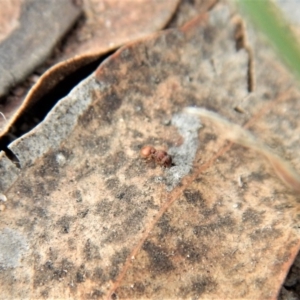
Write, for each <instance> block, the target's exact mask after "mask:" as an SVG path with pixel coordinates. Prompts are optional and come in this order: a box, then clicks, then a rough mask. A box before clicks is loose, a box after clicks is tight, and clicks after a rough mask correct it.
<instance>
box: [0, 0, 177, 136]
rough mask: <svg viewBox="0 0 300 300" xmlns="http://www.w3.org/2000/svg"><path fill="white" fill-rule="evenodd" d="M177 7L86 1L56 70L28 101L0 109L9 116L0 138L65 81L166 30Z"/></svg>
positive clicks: (157, 0) (145, 1)
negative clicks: (130, 44) (126, 45)
mask: <svg viewBox="0 0 300 300" xmlns="http://www.w3.org/2000/svg"><path fill="white" fill-rule="evenodd" d="M178 3H179V0H167V1H161V0H151V1H149V0H135V1H119V0H84V1H83V7H82V9H83V11H84V15H85V19H84V22H82V24H81V25H80V26H79V25H78V28H76V29H75V31H74V32H73V34H71V35H70V37H68V39H66V41H65V42H64V45H63V49H61V51H60V53H58V54H57V55H56V58H53V59H52V61H50V62H49V63H51V64H52V65H53V66H52V67H51V68H49V69H48V70H47V71H46V72H45V73H44V74H43V75H42V76H41V77H40V78H39V79H38V81H37V82H36V83H35V84H34V85H33V87H32V88H31V89H30V91H29V92H28V94H27V95H26V97H25V99H24V97H15V98H16V99H17V100H16V101H13V103H12V104H11V105H9V106H7V105H5V106H3V107H1V106H0V111H2V113H3V114H4V115H5V116H6V120H4V119H3V118H1V117H0V132H1V135H4V134H6V133H7V132H8V130H9V129H10V128H11V127H12V126H13V124H14V122H16V119H17V118H20V114H22V113H24V111H25V112H26V110H27V109H28V108H29V107H30V106H31V105H33V104H34V103H36V102H37V101H39V100H41V98H42V96H44V95H45V94H46V93H48V92H49V91H50V90H51V89H53V88H54V87H55V86H56V85H57V84H58V83H59V82H61V81H62V80H63V79H64V78H65V77H67V76H69V75H70V74H72V73H74V72H75V71H76V70H78V69H79V68H82V67H83V66H85V65H87V64H89V63H91V62H93V61H95V60H97V59H99V58H100V57H101V56H104V55H105V54H107V53H109V52H111V51H112V50H114V49H116V48H118V47H120V46H121V45H123V44H124V43H126V42H129V41H132V40H136V39H139V38H141V37H143V36H146V35H148V34H150V33H152V32H155V31H157V30H160V29H162V28H164V27H165V26H166V24H167V23H168V22H169V21H170V19H171V17H172V16H173V14H174V12H175V10H176V7H177V6H178ZM24 92H25V91H24ZM0 94H1V93H0ZM23 100H24V101H23ZM20 101H23V102H20ZM11 102H12V101H11ZM16 102H17V103H16ZM21 103H22V105H21V106H20V104H21Z"/></svg>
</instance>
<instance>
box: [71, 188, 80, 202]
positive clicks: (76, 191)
mask: <svg viewBox="0 0 300 300" xmlns="http://www.w3.org/2000/svg"><path fill="white" fill-rule="evenodd" d="M72 196H73V197H74V198H75V199H76V202H82V196H81V191H80V190H75V191H73V192H72Z"/></svg>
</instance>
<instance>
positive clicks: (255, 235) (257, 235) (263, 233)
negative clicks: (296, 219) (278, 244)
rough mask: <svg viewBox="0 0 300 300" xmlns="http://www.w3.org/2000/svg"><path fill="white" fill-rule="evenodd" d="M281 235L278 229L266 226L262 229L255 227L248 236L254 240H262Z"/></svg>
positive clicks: (265, 240)
mask: <svg viewBox="0 0 300 300" xmlns="http://www.w3.org/2000/svg"><path fill="white" fill-rule="evenodd" d="M281 235H282V232H281V231H280V230H279V229H276V228H272V227H266V228H262V229H256V230H255V231H254V232H252V233H251V234H250V238H251V239H252V240H254V241H264V242H267V241H268V240H271V239H272V240H274V239H277V238H279V237H280V236H281Z"/></svg>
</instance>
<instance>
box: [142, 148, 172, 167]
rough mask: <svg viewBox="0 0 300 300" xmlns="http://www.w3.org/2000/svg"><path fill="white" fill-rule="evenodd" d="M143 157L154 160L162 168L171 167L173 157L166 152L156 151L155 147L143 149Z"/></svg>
mask: <svg viewBox="0 0 300 300" xmlns="http://www.w3.org/2000/svg"><path fill="white" fill-rule="evenodd" d="M140 154H141V157H142V158H144V159H147V160H154V161H155V163H157V164H158V165H160V166H164V167H166V168H167V167H171V166H172V165H173V164H172V157H171V156H170V155H169V154H168V153H167V152H166V151H164V150H156V149H155V148H154V147H153V146H149V145H147V146H144V147H143V148H142V149H141V152H140Z"/></svg>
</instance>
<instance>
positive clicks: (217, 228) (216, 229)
mask: <svg viewBox="0 0 300 300" xmlns="http://www.w3.org/2000/svg"><path fill="white" fill-rule="evenodd" d="M234 224H235V222H234V220H233V219H232V218H231V217H230V216H229V215H228V216H222V217H219V219H218V220H217V222H215V223H210V224H207V225H201V226H195V227H194V229H193V233H194V234H195V235H196V236H197V237H201V236H209V235H211V234H217V235H219V234H220V233H222V232H224V231H227V230H229V229H230V228H232V227H233V226H234Z"/></svg>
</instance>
